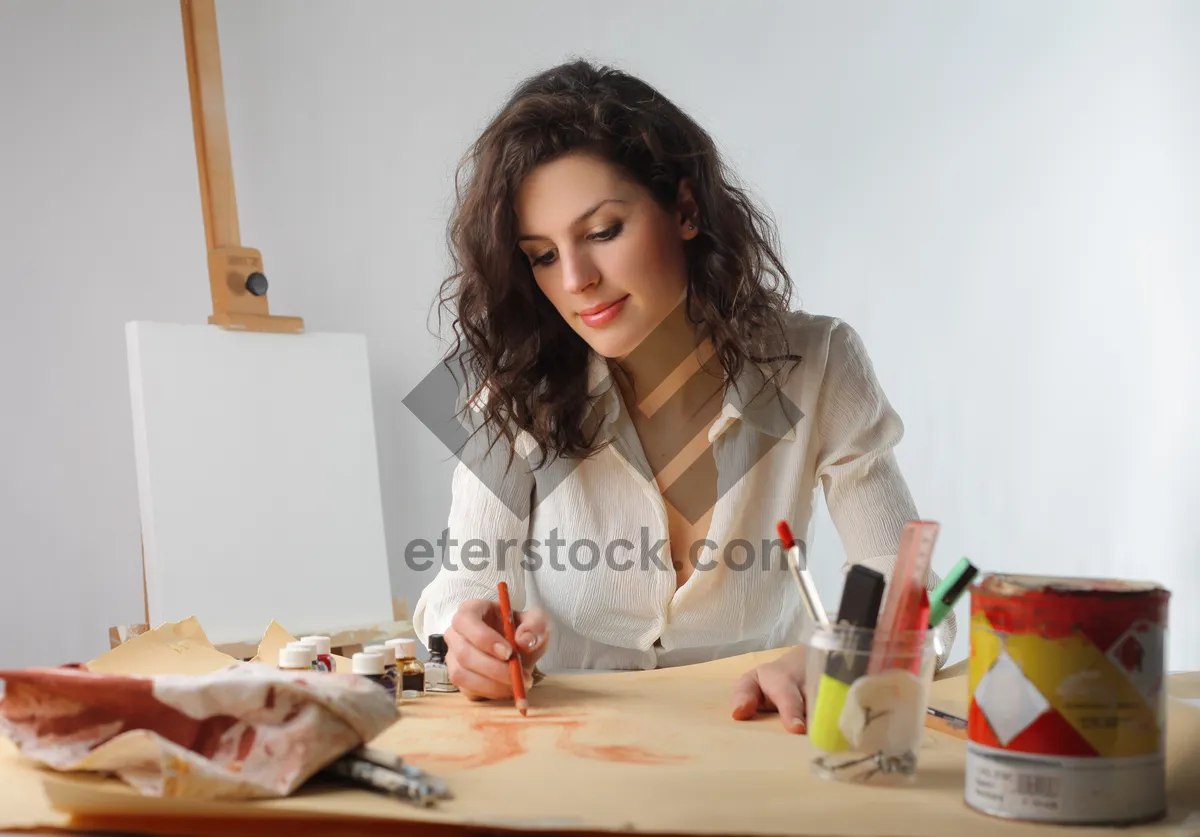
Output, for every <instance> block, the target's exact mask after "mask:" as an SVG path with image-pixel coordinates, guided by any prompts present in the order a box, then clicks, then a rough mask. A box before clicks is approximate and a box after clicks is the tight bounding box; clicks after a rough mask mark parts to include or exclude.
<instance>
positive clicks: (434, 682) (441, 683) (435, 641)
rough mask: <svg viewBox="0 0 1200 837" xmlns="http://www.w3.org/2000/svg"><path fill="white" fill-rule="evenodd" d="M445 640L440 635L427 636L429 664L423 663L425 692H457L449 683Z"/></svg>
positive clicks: (456, 688) (455, 687)
mask: <svg viewBox="0 0 1200 837" xmlns="http://www.w3.org/2000/svg"><path fill="white" fill-rule="evenodd" d="M447 650H449V649H448V648H447V647H446V638H445V637H444V636H442V635H441V634H430V635H429V662H427V663H425V691H427V692H457V691H458V686H455V685H454V684H453V683H451V682H450V673H449V672H448V671H447V670H446V651H447Z"/></svg>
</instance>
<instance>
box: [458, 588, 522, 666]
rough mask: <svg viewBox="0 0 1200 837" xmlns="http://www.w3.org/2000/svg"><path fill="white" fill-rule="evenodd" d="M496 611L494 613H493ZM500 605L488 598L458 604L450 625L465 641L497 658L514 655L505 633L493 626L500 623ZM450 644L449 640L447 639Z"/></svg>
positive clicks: (503, 658) (502, 658)
mask: <svg viewBox="0 0 1200 837" xmlns="http://www.w3.org/2000/svg"><path fill="white" fill-rule="evenodd" d="M493 611H494V613H493ZM499 614H500V606H499V605H497V604H496V603H495V602H491V601H488V600H487V599H470V600H468V601H465V602H463V603H462V604H461V605H459V606H458V610H457V611H455V613H454V618H453V619H451V620H450V625H451V627H452V628H454V631H455V633H457V634H458V635H459V637H461V638H462V639H463V640H464V641H466V642H469V643H470V644H471V645H474V646H475V647H476V648H478V649H479V650H480V651H482V652H483V653H485V654H489V655H491V656H492V657H494V658H496V659H497V660H501V661H503V660H507V659H508V658H509V657H510V656H512V647H511V646H510V645H509V644H508V641H507V640H506V639H505V638H504V635H503V634H501V633H500V632H499V631H497V630H496V629H495V628H493V627H492V625H491V624H489V623H492V622H494V624H499V621H498V620H499ZM447 644H449V640H447Z"/></svg>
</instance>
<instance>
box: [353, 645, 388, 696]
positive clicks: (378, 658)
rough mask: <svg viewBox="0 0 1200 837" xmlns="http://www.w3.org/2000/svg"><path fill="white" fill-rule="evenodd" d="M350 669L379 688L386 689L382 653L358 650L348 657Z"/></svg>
mask: <svg viewBox="0 0 1200 837" xmlns="http://www.w3.org/2000/svg"><path fill="white" fill-rule="evenodd" d="M350 670H351V671H352V672H353V673H354V674H357V675H358V676H359V677H365V678H366V679H367V680H370V681H371V682H372V683H374V684H375V685H377V686H379V688H381V689H385V690H386V689H387V688H388V684H387V675H386V674H384V666H383V655H381V654H369V653H367V652H366V651H359V652H358V653H357V654H355V655H354V656H353V657H351V658H350Z"/></svg>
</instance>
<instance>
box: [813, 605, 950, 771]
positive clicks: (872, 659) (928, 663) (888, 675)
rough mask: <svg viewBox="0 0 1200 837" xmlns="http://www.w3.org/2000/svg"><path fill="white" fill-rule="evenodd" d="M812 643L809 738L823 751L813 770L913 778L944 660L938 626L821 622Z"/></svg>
mask: <svg viewBox="0 0 1200 837" xmlns="http://www.w3.org/2000/svg"><path fill="white" fill-rule="evenodd" d="M805 646H806V650H805V678H804V679H805V686H804V700H805V705H806V708H807V713H808V722H807V725H808V739H809V741H810V742H811V743H812V745H813V746H814V747H815V748H816V749H817V751H818V753H817V756H816V758H814V759H813V763H812V771H813V773H814V774H816V775H817V776H820V777H821V778H824V779H834V780H837V781H844V782H861V783H870V784H879V785H907V784H911V783H912V782H913V781H914V780H915V779H916V774H917V752H918V751H919V750H920V748H921V740H922V737H923V734H924V730H925V714H926V711H927V709H928V707H929V687H930V684H931V683H932V682H933V671H934V668H935V667H936V665H937V654H936V653H935V651H934V647H933V631H910V632H894V633H885V632H882V631H875V630H872V629H868V628H855V627H851V626H849V625H829V626H821V625H813V626H811V628H810V630H809V633H808V635H807V637H806V639H805Z"/></svg>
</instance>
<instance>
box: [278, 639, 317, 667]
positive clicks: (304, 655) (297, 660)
mask: <svg viewBox="0 0 1200 837" xmlns="http://www.w3.org/2000/svg"><path fill="white" fill-rule="evenodd" d="M279 670H280V671H312V663H310V662H309V660H308V650H307V649H305V648H292V647H291V643H289V644H288V647H286V648H280V649H279Z"/></svg>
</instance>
